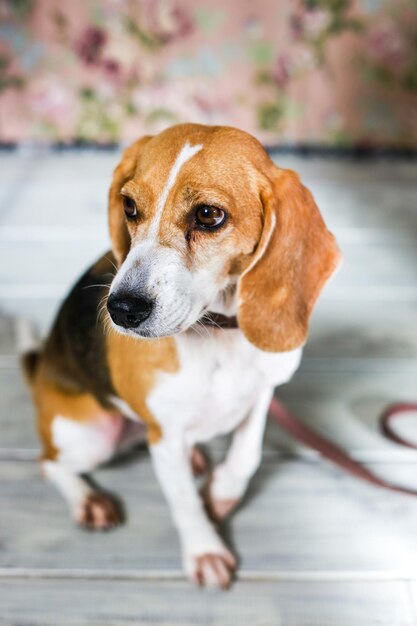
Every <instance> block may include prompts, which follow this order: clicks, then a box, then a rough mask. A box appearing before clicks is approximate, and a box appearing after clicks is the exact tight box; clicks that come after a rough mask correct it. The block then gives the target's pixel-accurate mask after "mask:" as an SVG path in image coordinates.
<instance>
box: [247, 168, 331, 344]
mask: <svg viewBox="0 0 417 626" xmlns="http://www.w3.org/2000/svg"><path fill="white" fill-rule="evenodd" d="M261 200H262V204H263V207H264V226H263V231H262V234H261V238H260V241H259V244H258V247H257V249H256V251H255V255H254V259H253V260H252V263H251V264H250V265H249V267H248V268H247V269H246V270H245V271H244V273H243V274H242V276H241V278H240V282H239V303H240V306H239V312H238V320H239V326H240V328H241V329H242V331H243V333H244V334H245V336H246V338H247V339H248V340H249V341H250V342H251V343H253V344H254V345H255V346H257V347H258V348H260V349H261V350H267V351H270V352H286V351H288V350H292V349H294V348H296V347H298V346H301V345H302V344H303V343H304V342H305V341H306V338H307V333H308V322H309V318H310V315H311V312H312V309H313V306H314V303H315V301H316V299H317V298H318V296H319V294H320V291H321V290H322V288H323V287H324V284H325V283H326V281H327V279H328V278H329V277H330V276H331V275H332V273H333V272H334V270H335V269H336V267H337V265H338V263H339V260H340V258H341V255H340V251H339V248H338V246H337V243H336V240H335V238H334V237H333V235H332V234H331V233H330V232H329V231H328V230H327V228H326V225H325V223H324V221H323V219H322V217H321V215H320V212H319V210H318V208H317V206H316V204H315V202H314V199H313V196H312V195H311V193H310V192H309V191H308V189H306V188H305V187H303V185H302V184H301V182H300V180H299V178H298V176H297V174H295V172H292V171H290V170H279V169H278V168H275V166H274V174H273V180H272V182H271V183H268V184H267V185H266V187H265V188H264V189H263V190H262V191H261Z"/></svg>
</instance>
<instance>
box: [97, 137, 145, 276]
mask: <svg viewBox="0 0 417 626" xmlns="http://www.w3.org/2000/svg"><path fill="white" fill-rule="evenodd" d="M149 139H151V137H148V136H147V137H142V138H141V139H139V140H138V141H136V142H135V143H134V144H133V145H131V146H129V148H126V150H125V151H124V152H123V156H122V160H121V161H120V163H119V165H118V166H117V167H116V169H115V170H114V172H113V180H112V184H111V187H110V191H109V217H108V219H109V229H110V238H111V242H112V247H113V253H114V256H115V258H116V261H117V263H118V265H121V264H122V263H123V261H124V260H125V258H126V256H127V254H128V252H129V250H130V243H131V242H130V235H129V231H128V230H127V226H126V221H125V216H124V212H123V206H122V198H121V195H120V191H121V189H122V187H123V185H125V184H126V183H127V181H128V180H130V179H131V178H133V177H134V175H135V171H136V168H137V165H138V157H139V153H140V150H141V149H142V148H143V146H144V145H145V143H147V142H148V141H149Z"/></svg>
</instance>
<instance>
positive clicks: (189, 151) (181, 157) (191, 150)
mask: <svg viewBox="0 0 417 626" xmlns="http://www.w3.org/2000/svg"><path fill="white" fill-rule="evenodd" d="M202 148H203V146H202V145H201V144H197V145H195V146H191V145H190V144H189V143H188V141H187V142H186V143H185V144H184V146H183V148H182V149H181V152H180V153H179V154H178V156H177V158H176V159H175V162H174V165H173V166H172V168H171V171H170V172H169V175H168V179H167V181H166V183H165V187H164V188H163V190H162V193H161V195H160V197H159V200H158V204H157V205H156V211H155V216H154V218H153V221H152V223H151V226H150V228H149V231H148V238H149V239H152V238H155V237H156V235H157V233H158V228H159V224H160V222H161V217H162V212H163V210H164V207H165V203H166V201H167V199H168V194H169V192H170V191H171V189H172V187H173V186H174V184H175V181H176V180H177V176H178V174H179V172H180V170H181V168H182V166H183V165H184V163H186V162H187V161H189V160H190V159H191V158H192V157H193V156H194V155H195V154H197V152H200V150H201V149H202Z"/></svg>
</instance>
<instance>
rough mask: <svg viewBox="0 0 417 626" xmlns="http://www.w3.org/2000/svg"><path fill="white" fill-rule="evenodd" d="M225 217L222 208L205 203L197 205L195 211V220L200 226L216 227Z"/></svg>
mask: <svg viewBox="0 0 417 626" xmlns="http://www.w3.org/2000/svg"><path fill="white" fill-rule="evenodd" d="M225 219H226V213H225V212H224V211H223V209H219V208H217V207H215V206H208V205H206V204H204V205H201V206H198V207H197V208H196V211H195V222H196V224H197V226H200V227H201V228H217V227H218V226H221V225H222V224H223V222H224V221H225Z"/></svg>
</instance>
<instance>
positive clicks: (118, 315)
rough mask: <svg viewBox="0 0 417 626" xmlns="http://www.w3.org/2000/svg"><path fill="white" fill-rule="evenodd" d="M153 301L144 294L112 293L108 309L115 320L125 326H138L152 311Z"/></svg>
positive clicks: (108, 301)
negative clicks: (121, 294)
mask: <svg viewBox="0 0 417 626" xmlns="http://www.w3.org/2000/svg"><path fill="white" fill-rule="evenodd" d="M152 306H153V302H152V300H149V299H148V298H145V297H143V296H139V297H138V296H136V297H134V296H117V295H115V294H114V293H112V294H110V296H109V298H108V300H107V309H108V311H109V313H110V317H111V318H112V320H113V322H114V323H115V324H117V325H118V326H122V327H123V328H136V326H139V324H141V323H142V322H143V321H144V320H146V318H148V317H149V316H150V314H151V311H152Z"/></svg>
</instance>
